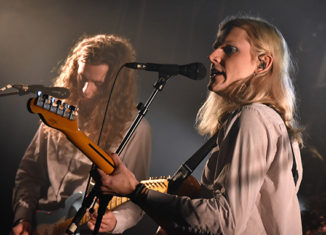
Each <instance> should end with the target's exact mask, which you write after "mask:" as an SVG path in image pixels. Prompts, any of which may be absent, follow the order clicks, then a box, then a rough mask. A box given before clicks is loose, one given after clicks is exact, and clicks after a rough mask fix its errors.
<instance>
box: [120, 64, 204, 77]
mask: <svg viewBox="0 0 326 235" xmlns="http://www.w3.org/2000/svg"><path fill="white" fill-rule="evenodd" d="M124 66H126V67H127V68H131V69H141V70H146V71H154V72H159V73H160V74H164V75H170V76H173V75H178V74H181V75H183V76H186V77H188V78H190V79H193V80H201V79H204V77H205V76H206V68H205V66H204V65H203V64H202V63H191V64H185V65H177V64H153V63H138V62H134V63H126V64H124Z"/></svg>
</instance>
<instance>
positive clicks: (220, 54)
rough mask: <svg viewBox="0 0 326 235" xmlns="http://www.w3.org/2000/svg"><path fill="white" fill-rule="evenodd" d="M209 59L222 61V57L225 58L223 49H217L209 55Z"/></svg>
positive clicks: (217, 61) (213, 61)
mask: <svg viewBox="0 0 326 235" xmlns="http://www.w3.org/2000/svg"><path fill="white" fill-rule="evenodd" d="M208 58H209V60H210V61H211V62H212V63H214V64H216V63H219V64H220V63H221V61H222V58H223V50H222V49H220V48H217V49H215V50H214V51H213V52H212V53H211V54H210V55H209V57H208Z"/></svg>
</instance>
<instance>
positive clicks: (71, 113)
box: [69, 105, 77, 120]
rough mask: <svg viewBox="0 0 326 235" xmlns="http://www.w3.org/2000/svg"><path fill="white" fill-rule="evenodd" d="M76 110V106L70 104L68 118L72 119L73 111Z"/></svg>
mask: <svg viewBox="0 0 326 235" xmlns="http://www.w3.org/2000/svg"><path fill="white" fill-rule="evenodd" d="M76 110H77V108H76V107H75V106H73V105H70V112H69V119H70V120H73V119H74V116H75V115H74V113H75V111H76Z"/></svg>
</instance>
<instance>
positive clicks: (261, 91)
mask: <svg viewBox="0 0 326 235" xmlns="http://www.w3.org/2000/svg"><path fill="white" fill-rule="evenodd" d="M234 27H239V28H242V29H244V30H245V31H246V32H247V34H248V36H249V43H250V44H251V47H252V50H253V51H252V53H253V55H257V56H258V55H261V54H267V53H268V54H270V55H271V56H272V57H273V64H272V66H271V68H270V69H269V70H268V71H267V72H265V73H263V74H260V75H254V76H251V77H249V78H247V79H244V80H239V81H236V82H234V83H232V84H231V85H230V86H228V87H227V88H226V89H225V90H224V91H223V95H222V96H223V97H222V96H221V95H218V94H216V93H214V92H209V94H208V97H207V99H206V101H205V103H204V104H203V105H202V107H201V108H200V109H199V111H198V114H197V119H196V122H197V128H198V130H199V132H200V133H201V134H209V135H213V134H214V133H215V132H217V131H218V130H219V129H220V127H221V125H222V122H223V117H224V116H225V115H226V114H227V113H229V112H232V111H234V110H236V109H238V108H239V107H241V106H243V105H246V104H251V103H255V102H259V103H264V104H268V105H269V106H271V107H273V108H274V109H276V110H277V111H278V112H279V114H280V115H281V116H282V118H283V120H284V122H285V124H286V126H287V129H288V130H289V133H290V135H291V137H295V138H297V139H298V140H300V142H301V136H300V134H299V132H300V131H299V129H298V128H297V123H296V120H295V109H296V100H295V91H294V87H293V84H292V80H291V76H292V72H293V64H292V60H291V58H290V53H289V50H288V46H287V44H286V42H285V40H284V38H283V36H282V34H281V33H280V32H279V31H278V30H277V28H276V27H275V26H273V25H271V24H270V23H268V22H266V21H264V20H262V19H260V18H253V17H231V18H227V19H226V20H225V21H223V22H222V23H221V24H220V26H219V30H218V33H217V40H223V39H224V38H225V37H226V36H227V34H228V33H229V32H230V31H231V30H232V29H233V28H234Z"/></svg>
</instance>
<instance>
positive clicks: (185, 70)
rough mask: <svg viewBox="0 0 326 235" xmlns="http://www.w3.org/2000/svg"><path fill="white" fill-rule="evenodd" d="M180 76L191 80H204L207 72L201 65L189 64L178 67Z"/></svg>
mask: <svg viewBox="0 0 326 235" xmlns="http://www.w3.org/2000/svg"><path fill="white" fill-rule="evenodd" d="M180 74H182V75H184V76H186V77H189V78H190V79H193V80H201V79H204V78H205V76H206V74H207V70H206V67H205V66H204V65H203V64H202V63H191V64H186V65H182V66H180Z"/></svg>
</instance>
